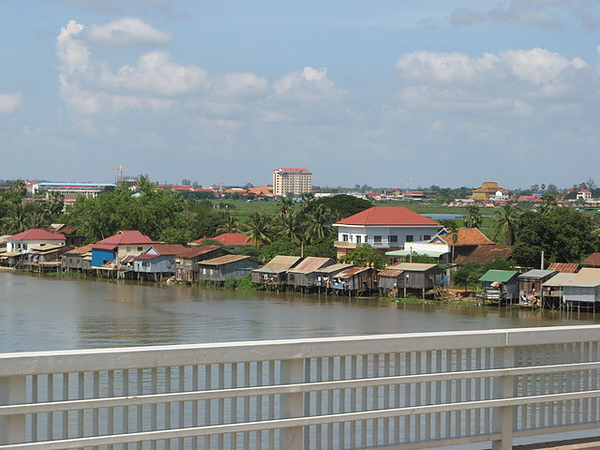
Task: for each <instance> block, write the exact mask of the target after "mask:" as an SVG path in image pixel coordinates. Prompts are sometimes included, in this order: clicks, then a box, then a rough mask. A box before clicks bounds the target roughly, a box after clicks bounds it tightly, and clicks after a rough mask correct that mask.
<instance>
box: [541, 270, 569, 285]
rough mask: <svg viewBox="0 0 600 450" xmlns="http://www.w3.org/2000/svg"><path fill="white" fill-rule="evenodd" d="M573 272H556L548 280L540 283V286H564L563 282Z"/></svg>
mask: <svg viewBox="0 0 600 450" xmlns="http://www.w3.org/2000/svg"><path fill="white" fill-rule="evenodd" d="M573 275H574V274H573V273H561V272H559V273H557V274H556V275H554V276H553V277H552V278H550V279H549V280H546V281H544V282H543V283H542V286H564V285H565V283H566V282H567V281H568V280H570V279H571V278H572V277H573Z"/></svg>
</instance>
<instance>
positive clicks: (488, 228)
mask: <svg viewBox="0 0 600 450" xmlns="http://www.w3.org/2000/svg"><path fill="white" fill-rule="evenodd" d="M211 202H212V203H213V204H215V205H221V206H224V205H227V206H228V207H227V208H225V209H224V210H225V211H228V212H230V213H231V215H233V216H234V217H235V218H236V219H238V220H239V221H241V222H246V220H247V219H248V217H249V216H250V215H252V214H254V213H260V214H266V215H269V216H271V215H274V214H275V213H276V212H277V205H276V203H275V201H273V200H257V201H253V202H250V203H248V202H247V201H246V200H233V199H227V200H211ZM374 205H376V206H404V207H406V208H408V209H411V210H412V211H415V212H417V213H419V214H454V215H457V216H459V217H458V218H457V219H456V222H457V224H458V226H459V227H462V226H464V223H463V221H462V215H464V214H465V213H466V210H465V208H458V207H452V208H449V207H447V206H441V205H434V204H431V203H421V202H375V203H374ZM494 210H495V208H494V209H492V208H486V209H482V211H481V212H482V216H483V223H482V225H481V227H480V228H479V229H480V230H481V232H482V233H484V234H485V235H486V236H487V237H488V238H489V239H492V240H494V238H495V234H496V233H495V231H494V229H493V223H492V222H493V215H494Z"/></svg>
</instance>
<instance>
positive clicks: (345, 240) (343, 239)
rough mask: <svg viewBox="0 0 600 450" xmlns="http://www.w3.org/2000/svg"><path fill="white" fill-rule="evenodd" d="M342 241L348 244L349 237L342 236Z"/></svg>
mask: <svg viewBox="0 0 600 450" xmlns="http://www.w3.org/2000/svg"><path fill="white" fill-rule="evenodd" d="M342 241H344V242H348V235H347V234H342Z"/></svg>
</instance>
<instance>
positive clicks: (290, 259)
mask: <svg viewBox="0 0 600 450" xmlns="http://www.w3.org/2000/svg"><path fill="white" fill-rule="evenodd" d="M301 259H302V258H301V257H300V256H283V255H277V256H276V257H275V258H273V259H272V260H271V261H269V262H268V263H267V264H265V265H264V266H263V267H261V269H275V270H288V269H291V268H292V267H294V266H295V265H296V264H298V262H299V261H300V260H301Z"/></svg>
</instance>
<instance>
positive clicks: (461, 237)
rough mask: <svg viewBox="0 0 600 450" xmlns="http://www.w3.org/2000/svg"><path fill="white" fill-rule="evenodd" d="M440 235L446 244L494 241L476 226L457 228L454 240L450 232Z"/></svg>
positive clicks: (481, 243)
mask: <svg viewBox="0 0 600 450" xmlns="http://www.w3.org/2000/svg"><path fill="white" fill-rule="evenodd" d="M440 237H441V238H442V239H443V240H444V241H445V242H446V244H448V245H452V246H460V245H492V244H494V242H492V241H491V240H489V239H488V238H487V237H486V235H485V234H483V233H482V232H481V231H479V229H477V228H459V229H458V235H457V236H456V240H454V237H453V236H452V233H448V234H445V235H442V236H440Z"/></svg>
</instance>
